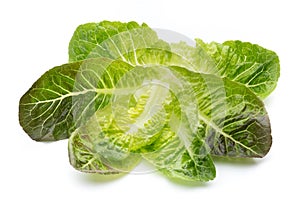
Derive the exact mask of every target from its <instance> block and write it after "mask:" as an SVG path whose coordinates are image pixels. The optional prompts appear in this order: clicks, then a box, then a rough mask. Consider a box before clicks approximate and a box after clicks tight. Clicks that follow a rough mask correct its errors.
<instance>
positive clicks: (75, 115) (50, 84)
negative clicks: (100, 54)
mask: <svg viewBox="0 0 300 200" xmlns="http://www.w3.org/2000/svg"><path fill="white" fill-rule="evenodd" d="M111 62H112V61H111V60H108V59H89V60H85V61H79V62H74V63H69V64H65V65H62V66H58V67H54V68H53V69H51V70H49V71H48V72H46V73H45V74H44V75H43V76H41V77H40V78H39V79H38V80H37V81H36V82H35V83H34V84H33V85H32V87H31V88H30V89H29V90H28V91H27V92H26V93H25V94H24V95H23V96H22V98H21V99H20V103H19V121H20V124H21V126H22V127H23V129H24V131H25V132H26V133H27V134H28V135H29V136H30V137H31V138H32V139H34V140H37V141H53V140H61V139H66V138H68V137H69V136H70V135H71V133H72V132H73V131H74V130H75V129H76V128H78V127H80V126H81V125H82V124H84V123H85V122H86V121H87V120H88V119H89V118H90V117H91V116H92V115H93V114H94V113H95V112H96V110H98V109H99V108H102V107H104V106H105V105H106V104H107V103H108V102H109V100H110V96H111V93H112V90H113V89H114V85H115V84H116V83H117V82H118V80H119V79H120V78H121V77H122V76H123V75H124V73H126V72H127V71H128V70H129V69H131V68H132V67H131V66H130V65H127V64H126V63H124V62H122V63H120V62H118V61H114V62H115V63H114V68H112V67H109V65H110V64H111ZM119 64H122V67H119V68H115V66H117V65H119Z"/></svg>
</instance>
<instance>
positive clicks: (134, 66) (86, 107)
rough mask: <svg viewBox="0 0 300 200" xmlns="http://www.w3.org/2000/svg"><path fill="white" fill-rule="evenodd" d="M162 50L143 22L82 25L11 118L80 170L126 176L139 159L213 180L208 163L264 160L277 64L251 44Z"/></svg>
mask: <svg viewBox="0 0 300 200" xmlns="http://www.w3.org/2000/svg"><path fill="white" fill-rule="evenodd" d="M196 44H197V45H196V46H195V47H193V46H189V45H187V44H186V43H184V42H179V43H167V42H165V41H163V40H161V39H160V38H159V37H158V36H157V34H156V32H155V31H154V30H152V29H151V28H149V27H148V26H147V25H146V24H141V25H139V24H138V23H136V22H129V23H121V22H109V21H103V22H100V23H88V24H83V25H80V26H79V27H78V28H77V29H76V30H75V32H74V35H73V37H72V38H71V41H70V44H69V61H70V62H69V63H67V64H63V65H61V66H57V67H54V68H52V69H50V70H49V71H47V72H46V73H45V74H44V75H42V76H41V77H40V78H39V79H38V80H37V81H36V82H35V83H34V84H33V85H32V87H31V88H30V89H29V90H28V91H27V92H26V93H25V94H24V95H23V96H22V98H21V99H20V104H19V119H20V124H21V126H22V127H23V129H24V131H25V132H26V133H27V134H28V135H29V136H30V137H31V138H32V139H34V140H36V141H56V140H61V139H67V138H69V145H68V146H69V148H68V150H69V159H70V163H71V165H72V166H73V167H75V168H76V169H78V170H80V171H83V172H92V173H101V174H112V173H128V172H130V171H131V170H133V169H134V167H136V166H137V165H138V164H139V162H140V161H141V160H142V159H145V160H147V161H148V162H149V163H151V164H152V165H154V166H155V167H156V168H157V169H158V170H159V171H161V172H162V173H163V174H164V175H166V176H167V177H170V178H176V179H182V180H188V181H202V182H205V181H209V180H212V179H214V178H215V175H216V170H215V166H214V164H213V156H224V157H247V158H253V157H264V156H265V155H266V154H267V153H268V151H269V149H270V147H271V144H272V137H271V126H270V121H269V117H268V114H267V111H266V109H265V107H264V104H263V102H262V98H265V97H267V96H268V95H269V94H270V93H271V92H272V91H273V90H274V88H275V87H276V83H277V80H278V78H279V74H280V73H279V59H278V56H277V55H276V53H274V52H273V51H270V50H267V49H265V48H263V47H260V46H258V45H256V44H251V43H248V42H241V41H227V42H224V43H223V44H219V43H215V42H212V43H210V44H206V43H204V42H203V41H202V40H200V39H196Z"/></svg>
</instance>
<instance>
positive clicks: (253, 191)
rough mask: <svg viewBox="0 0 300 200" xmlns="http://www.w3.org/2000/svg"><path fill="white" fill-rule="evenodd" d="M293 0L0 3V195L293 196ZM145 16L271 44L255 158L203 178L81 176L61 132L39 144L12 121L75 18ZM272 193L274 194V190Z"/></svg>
mask: <svg viewBox="0 0 300 200" xmlns="http://www.w3.org/2000/svg"><path fill="white" fill-rule="evenodd" d="M299 13H300V6H299V4H297V1H296V0H295V1H289V0H282V1H276V0H272V1H263V0H249V1H233V0H226V1H224V0H220V1H216V0H209V1H199V0H198V1H189V0H185V1H177V0H170V1H164V0H159V1H156V0H147V1H141V0H139V1H138V0H136V1H133V0H119V1H117V0H106V1H88V0H85V1H69V2H67V1H63V0H52V1H33V0H26V1H22V0H10V1H1V3H0V22H1V23H0V59H1V60H0V69H1V72H0V73H1V78H0V81H1V84H0V86H1V98H0V101H1V102H0V106H1V108H0V116H1V119H0V123H1V138H0V155H1V156H0V175H1V176H0V184H1V186H0V188H1V189H0V190H1V192H0V199H32V200H35V199H66V198H68V199H92V198H93V199H108V198H109V199H117V198H121V199H129V198H130V199H183V198H184V199H208V198H209V199H217V198H218V197H220V198H222V199H231V200H234V199H252V200H253V199H262V198H268V199H272V198H273V199H274V198H277V197H278V198H285V199H289V200H290V199H299V197H300V195H299V191H297V190H299V179H300V173H299V171H300V165H299V153H300V151H299V147H298V146H299V145H300V132H299V125H300V117H299V111H300V108H299V86H300V85H299V80H300V64H299V57H300V49H299V48H300V40H299V36H300V31H299V19H300V14H299ZM102 20H119V21H123V22H126V21H130V20H134V21H137V22H146V23H147V24H148V25H150V26H151V27H154V28H164V29H170V30H173V31H177V32H180V33H182V34H184V35H186V36H188V37H190V38H195V37H200V38H202V39H203V40H205V41H207V42H209V41H218V42H223V41H224V40H229V39H239V40H243V41H250V42H253V43H258V44H260V45H262V46H264V47H266V48H269V49H272V50H274V51H275V52H277V53H278V55H279V57H280V60H281V77H280V80H279V83H278V87H277V88H276V90H275V92H274V93H272V95H271V96H270V97H268V98H267V99H266V101H265V102H266V107H267V109H268V111H269V115H270V118H271V122H272V130H273V131H272V134H273V146H272V148H271V151H270V152H269V154H268V155H267V156H266V157H265V158H263V159H260V160H252V161H247V162H245V161H244V162H237V161H234V162H230V161H220V160H219V161H217V162H216V168H217V177H216V179H215V180H214V181H211V182H209V183H205V184H195V183H194V184H187V183H185V184H184V183H177V182H172V181H170V180H168V179H166V178H165V177H163V176H161V175H160V174H156V173H154V174H153V173H151V174H144V175H133V174H129V175H126V176H122V177H113V178H108V177H102V176H98V175H86V174H82V173H80V172H78V171H76V170H74V169H73V168H72V167H71V166H70V165H69V162H68V154H67V141H66V140H65V141H59V142H56V143H37V142H34V141H32V140H31V139H30V138H29V137H28V136H27V135H26V134H25V133H24V131H23V130H22V128H21V127H20V126H19V123H18V101H19V99H20V97H21V96H22V95H23V93H25V92H26V91H27V89H29V88H30V86H31V84H32V83H33V82H34V81H35V80H36V79H37V78H39V77H40V75H42V74H43V73H44V72H45V71H46V70H48V69H50V68H51V67H53V66H56V65H60V64H62V63H65V62H67V61H68V53H67V48H68V42H69V39H70V38H71V36H72V34H73V31H74V30H75V28H76V27H77V25H79V24H82V23H86V22H99V21H102ZM278 198H277V199H278Z"/></svg>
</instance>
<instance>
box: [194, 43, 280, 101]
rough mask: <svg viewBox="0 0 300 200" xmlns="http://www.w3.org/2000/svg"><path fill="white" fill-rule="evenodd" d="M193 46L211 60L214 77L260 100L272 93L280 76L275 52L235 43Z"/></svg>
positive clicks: (256, 46)
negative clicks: (214, 67)
mask: <svg viewBox="0 0 300 200" xmlns="http://www.w3.org/2000/svg"><path fill="white" fill-rule="evenodd" d="M196 42H197V45H198V47H201V48H203V49H205V50H206V52H207V53H208V54H209V55H210V56H211V57H212V58H213V60H214V61H215V64H216V68H217V69H218V75H220V76H222V77H227V78H229V79H230V80H232V81H236V82H238V83H241V84H243V85H245V86H246V87H248V88H249V89H250V90H251V91H253V92H254V93H255V94H256V95H258V96H259V97H261V98H265V97H267V96H268V95H269V94H270V93H271V92H272V91H273V90H274V89H275V87H276V85H277V81H278V78H279V76H280V65H279V58H278V56H277V55H276V53H275V52H273V51H270V50H267V49H265V48H263V47H261V46H259V45H257V44H251V43H249V42H241V41H238V40H236V41H226V42H224V43H222V44H219V43H216V42H211V43H208V44H207V43H204V42H203V41H202V40H201V39H196Z"/></svg>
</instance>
